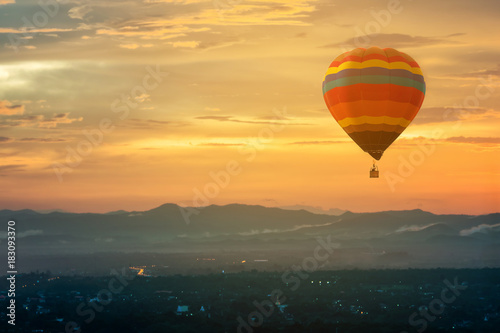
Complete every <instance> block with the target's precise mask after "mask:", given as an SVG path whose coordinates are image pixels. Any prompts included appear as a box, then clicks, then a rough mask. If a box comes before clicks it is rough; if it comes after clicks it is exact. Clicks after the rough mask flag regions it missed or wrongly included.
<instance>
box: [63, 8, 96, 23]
mask: <svg viewBox="0 0 500 333" xmlns="http://www.w3.org/2000/svg"><path fill="white" fill-rule="evenodd" d="M91 11H92V8H91V7H90V6H88V5H83V6H77V7H73V8H71V9H70V10H69V11H68V16H69V17H71V18H72V19H77V20H83V18H84V17H85V15H87V14H88V13H90V12H91Z"/></svg>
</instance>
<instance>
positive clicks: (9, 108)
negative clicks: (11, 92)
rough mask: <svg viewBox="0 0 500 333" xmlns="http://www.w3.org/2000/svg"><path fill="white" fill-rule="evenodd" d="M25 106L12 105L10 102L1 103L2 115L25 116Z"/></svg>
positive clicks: (0, 111) (0, 113)
mask: <svg viewBox="0 0 500 333" xmlns="http://www.w3.org/2000/svg"><path fill="white" fill-rule="evenodd" d="M23 113H24V105H12V103H11V102H9V101H0V115H15V114H23Z"/></svg>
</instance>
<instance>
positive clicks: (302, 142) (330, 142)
mask: <svg viewBox="0 0 500 333" xmlns="http://www.w3.org/2000/svg"><path fill="white" fill-rule="evenodd" d="M348 142H349V141H341V140H337V141H333V140H331V141H297V142H290V143H289V144H290V145H330V144H335V143H348Z"/></svg>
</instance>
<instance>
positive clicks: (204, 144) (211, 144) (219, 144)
mask: <svg viewBox="0 0 500 333" xmlns="http://www.w3.org/2000/svg"><path fill="white" fill-rule="evenodd" d="M244 145H245V144H243V143H222V142H211V143H200V144H198V145H197V146H206V147H235V146H244Z"/></svg>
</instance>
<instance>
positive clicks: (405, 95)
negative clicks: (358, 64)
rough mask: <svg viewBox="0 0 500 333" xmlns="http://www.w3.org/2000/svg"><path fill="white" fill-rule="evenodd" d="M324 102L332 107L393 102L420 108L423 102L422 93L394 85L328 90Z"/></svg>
mask: <svg viewBox="0 0 500 333" xmlns="http://www.w3.org/2000/svg"><path fill="white" fill-rule="evenodd" d="M324 98H325V102H326V104H327V105H328V106H330V107H332V106H335V105H336V104H338V103H349V102H356V101H362V100H364V101H387V100H389V101H394V102H400V103H410V104H412V105H415V106H418V107H420V106H421V105H422V102H423V101H424V93H422V92H421V91H420V90H418V89H416V88H413V87H403V86H398V85H395V84H390V83H387V84H368V83H357V84H352V85H350V86H344V87H336V88H333V89H330V90H329V91H327V92H326V94H325V95H324Z"/></svg>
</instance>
